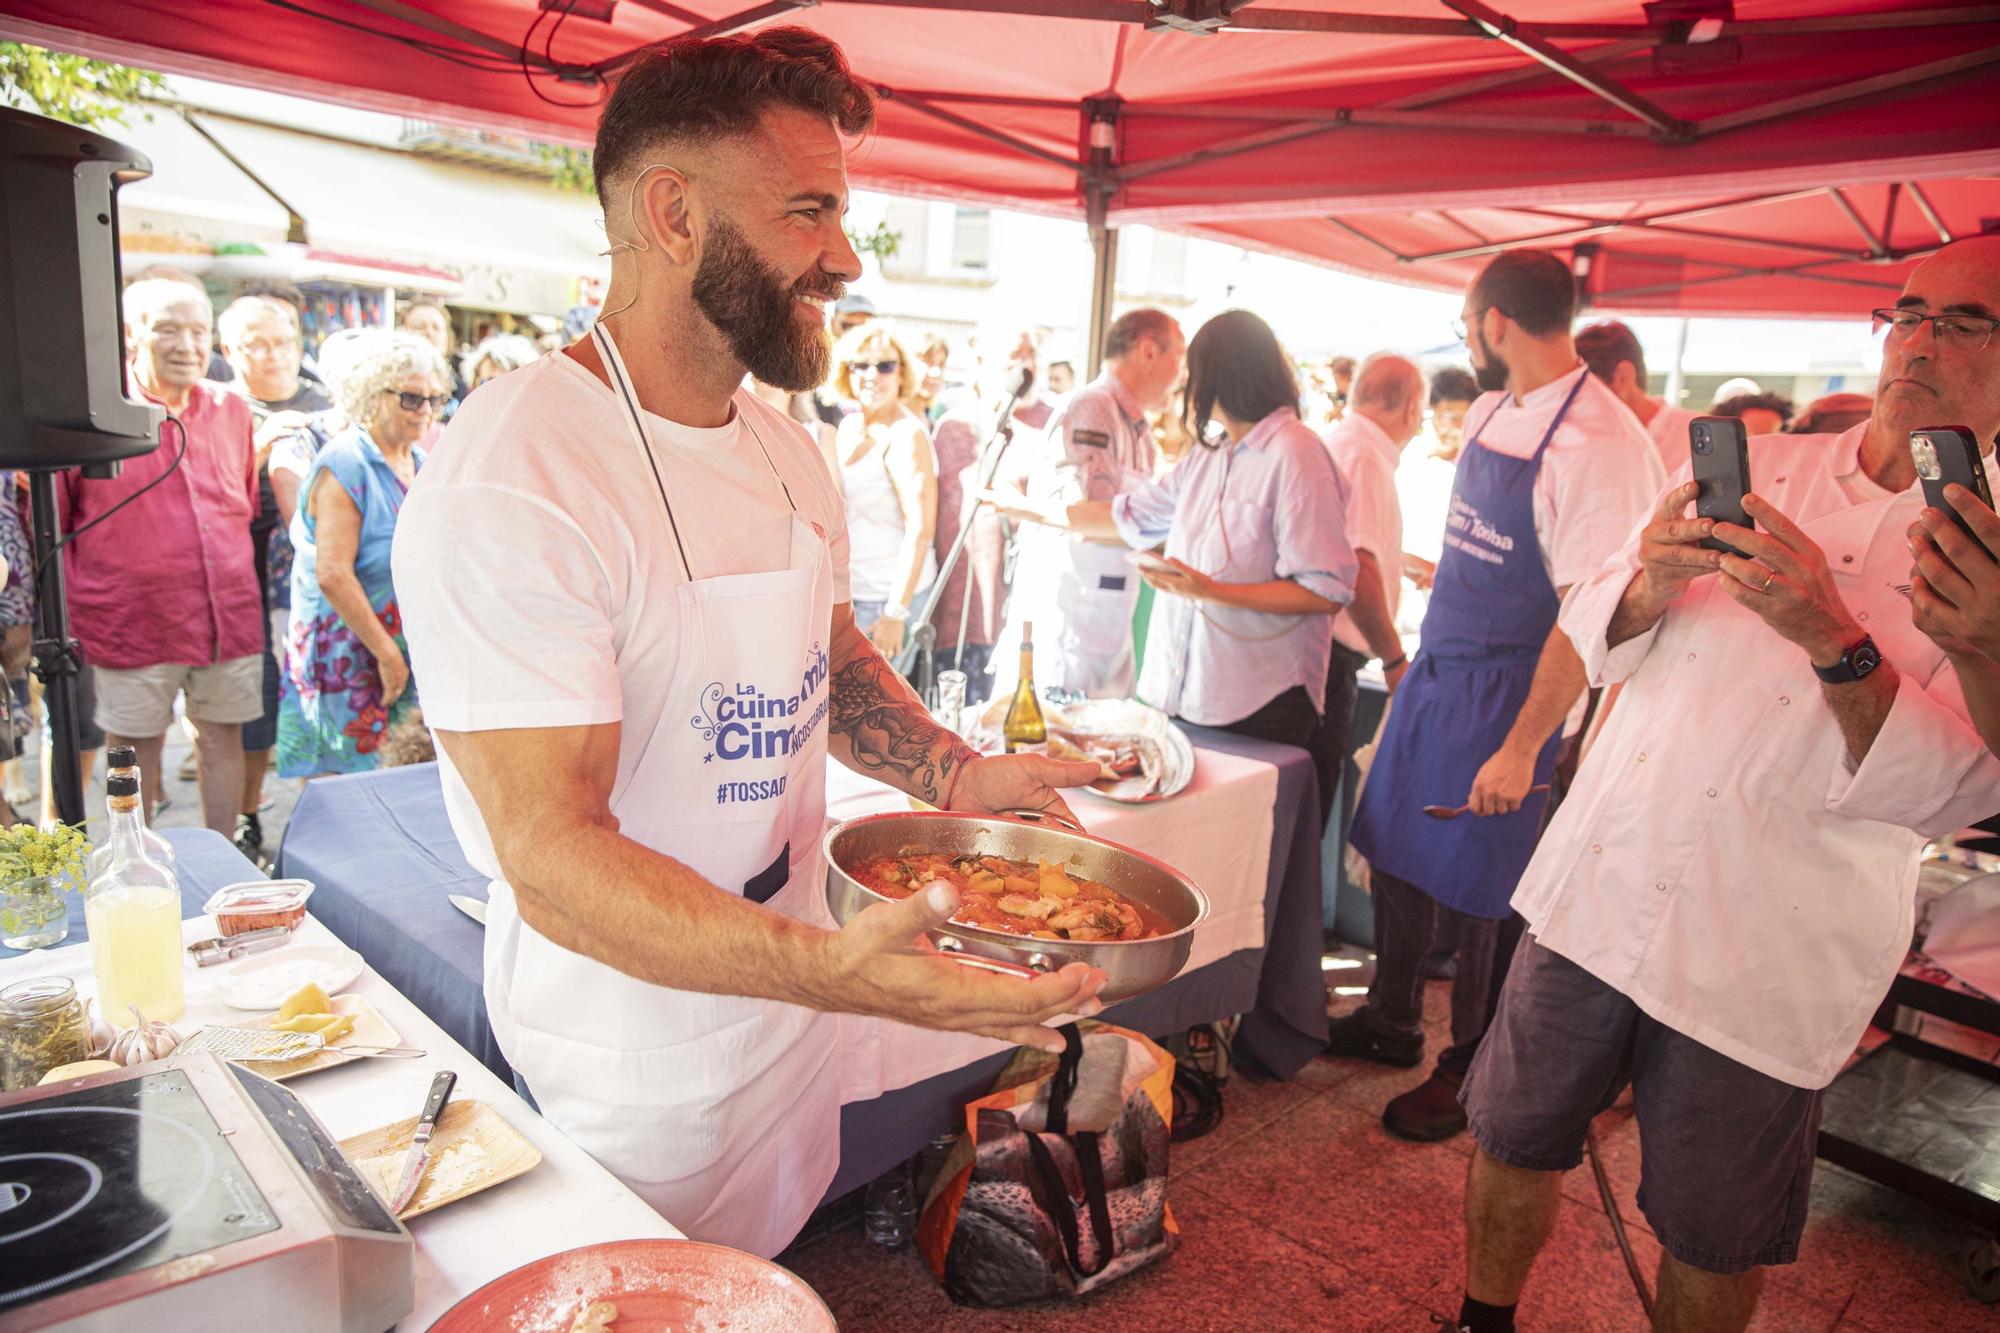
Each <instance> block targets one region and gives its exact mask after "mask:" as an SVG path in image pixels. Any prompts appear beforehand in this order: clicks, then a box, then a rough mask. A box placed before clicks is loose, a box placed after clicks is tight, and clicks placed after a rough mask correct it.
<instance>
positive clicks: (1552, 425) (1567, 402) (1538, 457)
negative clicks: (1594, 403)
mask: <svg viewBox="0 0 2000 1333" xmlns="http://www.w3.org/2000/svg"><path fill="white" fill-rule="evenodd" d="M1579 369H1582V368H1581V367H1579ZM1589 378H1590V372H1589V371H1588V370H1584V372H1583V374H1582V375H1581V376H1579V377H1578V378H1577V381H1576V383H1575V384H1572V385H1570V386H1569V394H1568V396H1567V397H1565V398H1564V399H1563V401H1562V406H1561V407H1559V408H1557V409H1556V414H1555V415H1554V416H1553V417H1550V418H1549V428H1548V429H1547V430H1545V431H1543V432H1542V442H1541V443H1540V444H1538V445H1536V446H1535V452H1534V453H1533V454H1532V455H1530V456H1529V457H1528V458H1526V459H1524V460H1522V461H1523V462H1528V463H1540V462H1541V461H1542V455H1543V454H1545V453H1547V452H1548V448H1549V442H1550V441H1551V440H1553V439H1555V437H1556V428H1557V427H1558V426H1560V425H1562V423H1563V418H1564V417H1566V416H1568V415H1569V409H1570V406H1571V405H1572V404H1574V403H1575V402H1576V396H1577V395H1578V394H1580V393H1582V392H1583V382H1584V380H1587V379H1589ZM1513 397H1514V395H1512V394H1507V395H1506V396H1504V397H1502V398H1501V399H1500V401H1499V402H1498V403H1495V404H1494V405H1493V410H1492V411H1491V412H1488V413H1487V414H1486V419H1485V420H1483V421H1481V422H1480V423H1479V428H1478V430H1475V431H1473V432H1472V434H1470V435H1468V436H1466V437H1465V443H1466V447H1467V448H1470V447H1472V446H1473V445H1475V444H1479V443H1480V442H1479V436H1480V433H1481V432H1482V431H1484V430H1485V429H1486V428H1487V427H1488V426H1490V425H1492V424H1493V418H1495V417H1497V416H1499V415H1500V413H1501V411H1502V410H1503V409H1504V408H1505V407H1506V406H1507V404H1508V403H1509V402H1511V401H1512V400H1513ZM1485 447H1486V446H1485V445H1483V444H1480V448H1482V449H1483V448H1485Z"/></svg>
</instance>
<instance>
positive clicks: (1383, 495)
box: [1325, 411, 1403, 657]
mask: <svg viewBox="0 0 2000 1333" xmlns="http://www.w3.org/2000/svg"><path fill="white" fill-rule="evenodd" d="M1325 439H1326V447H1327V451H1328V452H1329V453H1331V454H1332V455H1333V465H1334V466H1335V467H1337V468H1339V469H1340V475H1341V476H1343V477H1345V478H1346V479H1347V544H1348V545H1349V546H1352V547H1353V548H1354V549H1355V551H1356V553H1359V552H1362V551H1368V552H1371V553H1373V555H1374V556H1375V564H1376V566H1377V567H1378V568H1379V569H1380V570H1381V571H1382V590H1383V593H1384V595H1385V597H1386V598H1387V600H1388V606H1389V621H1390V623H1391V624H1394V623H1395V620H1396V609H1397V608H1398V607H1399V606H1400V605H1401V604H1402V600H1403V506H1402V501H1401V500H1400V499H1399V498H1398V497H1397V495H1396V465H1397V464H1398V463H1400V462H1401V461H1402V455H1403V451H1402V450H1401V449H1399V448H1397V447H1396V443H1395V441H1393V440H1391V439H1390V438H1389V436H1388V433H1387V432H1385V431H1384V430H1383V429H1382V428H1381V427H1380V426H1378V425H1376V424H1375V422H1374V421H1373V420H1372V419H1371V418H1370V417H1369V416H1368V415H1367V414H1366V413H1364V412H1358V411H1350V412H1349V413H1348V414H1347V415H1346V416H1344V417H1342V418H1341V419H1340V420H1339V421H1338V422H1336V423H1335V424H1334V426H1333V428H1332V429H1331V430H1329V431H1327V433H1326V436H1325ZM1333 637H1334V639H1335V641H1336V642H1338V643H1339V644H1340V645H1341V646H1342V647H1344V648H1347V649H1349V650H1351V651H1353V652H1357V653H1360V654H1361V655H1362V656H1363V657H1373V656H1374V655H1375V650H1374V649H1372V648H1370V647H1369V646H1368V640H1367V638H1366V636H1364V635H1363V634H1362V633H1361V627H1360V626H1358V625H1356V624H1355V623H1354V617H1353V616H1352V615H1350V614H1349V613H1348V612H1346V611H1342V612H1341V613H1340V614H1339V615H1338V616H1337V617H1335V618H1334V622H1333Z"/></svg>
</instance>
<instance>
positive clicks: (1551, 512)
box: [1465, 366, 1666, 591]
mask: <svg viewBox="0 0 2000 1333" xmlns="http://www.w3.org/2000/svg"><path fill="white" fill-rule="evenodd" d="M1579 375H1581V376H1582V377H1583V379H1584V384H1583V388H1582V389H1581V390H1580V391H1579V392H1578V393H1577V395H1576V401H1575V402H1574V403H1572V404H1571V405H1570V409H1569V412H1568V414H1567V415H1566V416H1564V417H1563V419H1562V424H1561V425H1560V426H1558V427H1557V428H1556V434H1555V438H1554V439H1553V440H1551V441H1549V449H1548V452H1547V453H1545V454H1543V455H1542V470H1541V472H1540V473H1539V474H1538V475H1537V476H1536V478H1535V540H1536V542H1537V543H1538V544H1539V545H1540V546H1541V548H1542V564H1543V565H1544V567H1546V568H1547V570H1548V572H1549V581H1550V582H1551V583H1553V584H1555V586H1556V588H1557V590H1558V591H1560V590H1561V589H1563V588H1566V587H1569V586H1570V585H1572V584H1575V583H1581V582H1582V581H1583V580H1585V579H1587V578H1589V577H1590V576H1591V575H1592V574H1595V573H1596V572H1597V571H1598V570H1599V569H1601V568H1602V567H1603V565H1604V562H1605V561H1606V560H1609V559H1610V558H1611V556H1612V555H1613V554H1614V553H1615V552H1616V551H1617V550H1618V549H1619V548H1620V547H1622V546H1623V545H1624V544H1625V539H1626V538H1627V537H1629V536H1631V535H1632V531H1633V529H1634V528H1636V527H1638V526H1639V525H1640V524H1641V523H1642V522H1643V521H1644V520H1645V517H1646V514H1647V512H1648V511H1649V510H1650V509H1651V508H1652V507H1653V503H1654V501H1655V500H1656V499H1657V498H1658V496H1659V495H1660V493H1661V491H1662V490H1664V489H1665V486H1666V473H1665V472H1664V471H1663V470H1662V469H1661V467H1660V455H1659V452H1658V451H1657V450H1656V449H1655V448H1654V447H1653V441H1652V439H1651V438H1650V437H1649V436H1648V435H1647V434H1646V428H1645V427H1643V426H1641V425H1640V424H1639V419H1638V418H1637V417H1635V416H1633V415H1632V410H1631V409H1630V408H1628V407H1626V406H1625V404H1623V403H1621V402H1619V401H1618V398H1617V396H1616V395H1615V394H1613V393H1612V392H1611V390H1610V389H1608V388H1606V387H1605V386H1604V383H1603V381H1601V380H1599V379H1597V378H1596V377H1595V376H1593V375H1592V374H1591V373H1590V371H1589V370H1588V369H1587V368H1586V367H1583V366H1578V367H1577V368H1576V369H1575V370H1574V371H1572V372H1571V373H1569V374H1567V375H1564V376H1562V377H1561V378H1559V379H1556V380H1552V381H1550V382H1549V383H1547V384H1544V385H1543V386H1542V387H1541V388H1539V389H1536V390H1534V391H1533V392H1532V393H1530V394H1528V395H1527V396H1526V397H1525V398H1523V399H1521V400H1520V401H1519V402H1515V401H1514V400H1513V398H1512V397H1511V396H1510V395H1508V394H1507V393H1506V392H1505V391H1504V390H1503V391H1501V392H1499V393H1489V394H1486V395H1484V396H1482V397H1481V398H1480V399H1479V401H1478V402H1476V403H1474V404H1473V405H1472V410H1471V411H1469V412H1467V413H1466V414H1465V432H1466V440H1467V448H1470V447H1471V439H1472V436H1473V435H1474V433H1475V432H1476V433H1477V434H1478V437H1479V442H1480V444H1482V445H1484V446H1485V447H1486V448H1488V449H1491V450H1493V451H1494V452H1495V453H1499V454H1505V455H1506V456H1507V457H1509V458H1532V457H1533V456H1534V453H1535V449H1536V447H1537V446H1538V445H1540V444H1541V442H1542V436H1543V434H1544V433H1545V432H1547V430H1548V428H1549V422H1550V420H1551V419H1552V418H1553V417H1554V416H1555V414H1556V412H1557V410H1558V409H1560V408H1561V407H1562V405H1563V399H1565V398H1567V397H1569V391H1570V390H1571V389H1572V388H1573V387H1575V385H1576V382H1577V376H1579ZM1496 409H1497V410H1496Z"/></svg>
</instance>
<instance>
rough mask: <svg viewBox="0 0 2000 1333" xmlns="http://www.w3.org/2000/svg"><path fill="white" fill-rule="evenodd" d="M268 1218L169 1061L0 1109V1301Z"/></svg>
mask: <svg viewBox="0 0 2000 1333" xmlns="http://www.w3.org/2000/svg"><path fill="white" fill-rule="evenodd" d="M277 1228H278V1219H277V1217H276V1216H275V1215H274V1214H273V1213H272V1212H271V1209H270V1207H269V1205H268V1204H266V1203H265V1201H264V1196H263V1194H262V1193H261V1192H260V1191H259V1190H258V1189H257V1186H256V1184H255V1183H254V1182H253V1181H252V1180H251V1178H250V1173H249V1172H248V1171H247V1170H245V1169H244V1167H243V1164H242V1162H240V1161H239V1160H238V1159H237V1157H236V1154H235V1152H234V1151H233V1150H232V1149H231V1148H230V1146H229V1143H228V1140H226V1139H224V1138H223V1136H222V1133H221V1131H220V1130H219V1129H218V1128H217V1127H216V1123H215V1119H214V1117H212V1116H211V1115H210V1114H209V1112H208V1108H207V1107H206V1106H205V1105H203V1103H202V1100H201V1098H200V1097H199V1096H198V1095H197V1094H196V1093H195V1091H194V1089H193V1087H192V1086H191V1085H190V1084H189V1082H188V1079H187V1076H186V1075H185V1074H183V1073H182V1072H180V1071H179V1070H172V1069H170V1070H163V1071H161V1072H160V1073H157V1074H147V1075H143V1076H141V1077H139V1078H134V1079H127V1080H125V1081H123V1082H120V1083H112V1084H107V1085H105V1086H103V1087H98V1088H86V1089H81V1090H79V1091H76V1092H72V1093H66V1094H63V1095H61V1096H57V1097H50V1098H48V1099H46V1100H44V1101H39V1102H35V1103H33V1104H32V1105H28V1106H20V1107H15V1108H13V1109H11V1110H6V1111H0V1310H9V1309H12V1308H14V1307H16V1306H21V1305H27V1304H29V1303H31V1302H34V1301H38V1300H41V1299H43V1298H44V1297H47V1296H51V1295H54V1294H55V1293H57V1292H59V1291H62V1290H65V1289H67V1288H70V1287H77V1286H84V1285H88V1284H90V1283H93V1282H101V1281H103V1280H104V1279H106V1278H110V1277H115V1276H117V1275H119V1274H121V1273H131V1272H136V1271H138V1270H140V1269H144V1268H151V1267H152V1266H154V1265H155V1264H161V1263H166V1262H168V1261H169V1260H173V1259H180V1258H185V1257H186V1256H188V1255H192V1254H200V1253H203V1252H204V1251H207V1250H213V1249H215V1248H217V1247H219V1246H222V1245H227V1244H229V1243H230V1242H232V1241H238V1240H243V1239H245V1238H246V1237H249V1236H257V1235H262V1234H263V1233H264V1232H267V1231H275V1230H277Z"/></svg>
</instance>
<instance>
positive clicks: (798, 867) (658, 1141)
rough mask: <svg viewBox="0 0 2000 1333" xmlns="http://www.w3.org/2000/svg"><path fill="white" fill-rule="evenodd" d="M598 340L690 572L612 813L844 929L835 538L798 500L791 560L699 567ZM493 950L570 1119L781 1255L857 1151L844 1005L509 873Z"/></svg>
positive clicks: (746, 1245) (507, 1018) (670, 1202)
mask: <svg viewBox="0 0 2000 1333" xmlns="http://www.w3.org/2000/svg"><path fill="white" fill-rule="evenodd" d="M593 336H594V337H595V338H596V339H597V347H598V351H599V354H600V355H601V356H602V357H603V359H604V364H605V368H606V371H607V373H608V374H609V376H610V378H611V380H612V384H613V387H614V388H615V389H616V390H617V392H618V394H619V397H620V398H621V399H622V400H623V401H624V404H625V408H626V416H627V420H628V424H629V426H630V428H631V437H632V443H633V445H634V447H636V448H637V449H639V450H640V452H641V453H642V454H643V455H644V456H645V458H646V460H647V463H648V470H649V471H650V472H651V473H652V475H653V476H654V479H655V481H656V482H657V483H658V484H659V487H660V498H661V500H662V501H663V502H664V503H665V506H666V521H667V527H668V529H669V532H670V535H671V536H672V538H673V541H674V544H675V549H676V552H677V554H678V557H679V562H680V564H681V565H682V568H683V570H684V571H685V572H686V574H687V578H688V581H687V582H686V583H683V584H681V585H680V586H678V587H677V588H676V589H675V595H676V596H677V597H678V598H679V609H680V616H681V625H682V627H683V632H684V634H685V642H684V643H683V644H682V645H681V647H680V652H679V654H678V657H677V661H676V665H675V668H674V679H673V683H672V686H671V688H670V690H669V693H668V702H667V705H666V707H665V708H664V709H663V710H662V711H661V713H660V717H659V719H658V721H657V723H656V724H655V726H654V728H653V732H652V735H651V737H650V738H649V739H648V740H647V741H646V742H645V744H644V748H643V751H642V753H641V754H640V756H639V758H638V760H637V762H636V765H635V767H634V768H633V770H632V775H631V778H630V779H629V781H628V782H627V783H626V784H625V785H624V787H623V789H622V790H619V791H614V792H613V793H612V813H613V814H614V815H615V816H616V817H617V819H618V821H619V827H620V831H621V832H623V833H624V835H625V836H626V837H628V838H631V839H633V840H634V841H636V842H639V843H641V844H643V845H645V846H647V847H650V848H652V849H653V850H655V851H657V852H661V853H663V854H665V855H667V856H671V857H673V858H674V859H675V860H677V861H680V862H681V863H683V864H684V865H687V866H688V867H690V868H691V869H693V870H694V871H696V872H697V873H699V874H701V875H702V876H703V877H705V878H706V879H708V880H709V881H710V882H711V883H713V884H716V885H718V886H720V887H721V888H722V889H723V890H724V891H725V892H730V893H738V894H742V895H744V896H746V897H749V898H751V899H753V900H755V901H759V902H765V903H767V904H768V905H769V906H770V907H772V908H774V909H776V910H778V911H781V912H784V913H786V914H787V915H789V916H792V917H794V918H796V919H798V920H801V921H805V922H808V923H810V924H813V925H817V926H824V927H828V928H831V927H832V925H833V921H832V918H831V915H830V914H829V913H828V911H827V909H826V902H825V894H824V891H823V888H824V882H823V880H822V877H821V875H820V873H819V855H818V849H819V837H820V834H821V832H822V828H823V824H824V821H825V806H826V800H825V785H826V724H827V706H828V703H827V674H828V656H827V644H826V636H827V634H828V632H829V627H830V624H831V615H832V600H833V578H832V570H831V568H830V564H829V560H828V555H827V549H826V542H825V540H824V539H823V538H822V537H821V536H820V534H819V533H818V532H817V531H816V530H815V529H814V527H813V526H812V524H810V523H808V522H807V521H806V520H805V519H804V518H803V517H801V516H800V515H799V513H798V509H797V506H796V505H793V509H792V525H791V533H792V535H791V551H790V557H789V560H788V561H787V564H786V567H785V568H783V569H778V570H773V571H771V572H769V573H762V574H728V575H721V576H717V577H712V578H696V577H694V573H693V570H692V569H691V568H689V567H688V566H687V552H686V549H685V547H683V546H681V544H680V535H679V531H678V528H677V526H676V524H675V516H674V510H673V504H672V501H671V500H670V499H668V490H667V487H666V484H665V482H664V480H663V479H662V477H661V474H660V472H659V469H658V465H657V462H656V460H655V459H654V457H653V453H652V450H651V448H650V446H649V445H648V443H647V440H646V433H645V425H644V423H643V419H642V418H641V416H640V414H639V411H638V404H637V401H636V397H635V395H634V394H633V392H632V390H631V387H630V381H629V379H628V377H627V376H626V373H625V366H624V362H623V360H622V359H621V358H620V357H619V355H618V349H617V348H616V346H614V345H613V343H612V341H611V337H610V334H609V333H608V332H606V331H605V329H604V326H603V325H601V324H600V325H598V326H597V328H596V329H595V330H594V331H593ZM746 424H747V423H746ZM751 433H752V436H753V437H754V436H755V430H754V428H752V430H751ZM762 444H763V442H762V441H761V440H759V441H758V445H759V447H760V448H761V447H762ZM769 457H770V456H769V454H768V452H767V453H766V455H765V458H766V461H767V462H768V461H769ZM772 472H773V474H774V475H776V472H777V469H776V468H775V467H773V468H772ZM779 484H780V485H781V486H782V485H783V478H782V477H780V478H779ZM785 498H786V500H787V501H788V502H789V501H790V500H791V495H790V492H789V490H787V492H786V497H785ZM720 517H721V516H719V515H710V516H709V518H710V521H715V520H716V519H718V518H720ZM485 962H486V993H487V1004H488V1009H489V1011H490V1014H491V1019H492V1022H493V1027H494V1033H495V1036H496V1037H497V1038H498V1039H499V1042H500V1048H501V1050H502V1051H504V1052H505V1053H506V1056H507V1059H508V1061H509V1062H510V1063H511V1064H513V1066H514V1067H515V1069H517V1070H518V1071H519V1072H520V1073H521V1076H522V1077H523V1078H524V1079H526V1081H527V1083H528V1087H529V1090H530V1091H531V1092H532V1093H533V1094H534V1096H535V1099H536V1101H537V1102H538V1103H539V1104H540V1106H541V1110H542V1113H543V1115H545V1116H546V1117H547V1118H548V1119H549V1121H550V1122H551V1123H553V1124H554V1125H555V1126H556V1127H557V1128H558V1129H560V1130H562V1132H563V1133H565V1134H567V1135H568V1136H569V1137H570V1138H571V1139H573V1140H575V1142H576V1143H577V1144H578V1145H579V1146H580V1147H582V1148H583V1149H584V1150H585V1151H586V1152H588V1153H590V1154H591V1156H593V1157H595V1158H596V1159H597V1160H598V1161H599V1162H600V1163H602V1164H603V1165H604V1166H605V1167H606V1168H607V1169H608V1170H609V1171H610V1172H611V1173H612V1174H613V1175H615V1176H617V1177H618V1178H619V1179H620V1180H621V1181H623V1182H624V1183H625V1184H626V1185H627V1186H628V1187H629V1188H631V1189H632V1190H633V1192H635V1193H636V1194H638V1195H639V1196H640V1197H641V1198H643V1199H645V1200H646V1201H647V1202H648V1203H650V1204H651V1205H652V1206H653V1207H655V1208H657V1209H658V1210H659V1211H660V1213H661V1214H662V1215H663V1216H664V1217H666V1218H667V1220H668V1221H670V1222H672V1223H673V1224H674V1225H675V1226H677V1227H679V1228H680V1229H681V1230H683V1231H685V1232H686V1233H687V1234H688V1235H689V1236H690V1237H693V1238H694V1239H697V1240H706V1241H714V1242H718V1243H721V1244H725V1245H733V1246H736V1247H738V1248H740V1249H744V1250H749V1251H751V1252H752V1253H754V1254H760V1255H764V1256H767V1257H768V1256H771V1255H775V1254H777V1253H778V1251H779V1250H781V1249H782V1248H783V1247H784V1246H785V1245H786V1244H788V1243H789V1242H790V1241H791V1240H792V1238H793V1237H794V1236H795V1235H796V1234H797V1233H798V1230H799V1228H800V1227H801V1226H802V1225H803V1224H804V1222H805V1220H806V1218H807V1216H808V1215H809V1214H810V1213H811V1212H812V1210H813V1208H814V1207H815V1206H816V1205H817V1204H818V1203H819V1200H820V1198H821V1196H822V1195H823V1194H824V1193H825V1191H826V1188H827V1186H828V1185H829V1184H831V1183H832V1180H833V1175H834V1169H835V1167H836V1166H837V1165H838V1162H839V1134H840V1099H839V1079H838V1070H837V1064H836V1059H835V1055H836V1049H837V1044H838V1042H837V1037H838V1027H837V1024H836V1022H835V1021H834V1019H833V1018H832V1016H830V1015H825V1014H819V1013H815V1012H813V1011H811V1010H808V1009H802V1008H798V1007H796V1006H793V1005H786V1004H777V1003H773V1002H770V1001H765V1000H754V999H745V998H741V997H737V996H723V995H702V994H696V993H693V992H689V991H679V990H671V989H668V988H665V987H661V986H654V985H650V984H648V983H646V982H642V981H639V980H636V979H634V978H632V977H630V976H627V975H625V974H624V973H622V972H619V971H617V970H615V969H613V968H610V967H607V966H606V965H604V964H603V963H599V962H596V961H595V960H593V959H589V958H586V957H584V956H583V955H581V954H577V953H573V952H571V951H570V950H568V949H564V948H562V947H560V946H558V945H556V944H554V943H552V942H551V941H549V940H548V939H547V938H545V937H543V936H542V935H540V934H538V933H537V932H536V931H535V930H533V929H532V928H530V927H529V926H528V925H526V924H525V923H524V922H522V920H521V918H520V915H519V913H518V911H517V910H516V908H515V904H514V896H513V894H512V892H511V891H510V890H509V889H508V888H507V887H506V885H504V884H496V885H494V887H493V893H492V897H491V902H490V905H489V908H488V925H487V932H486V960H485Z"/></svg>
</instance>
